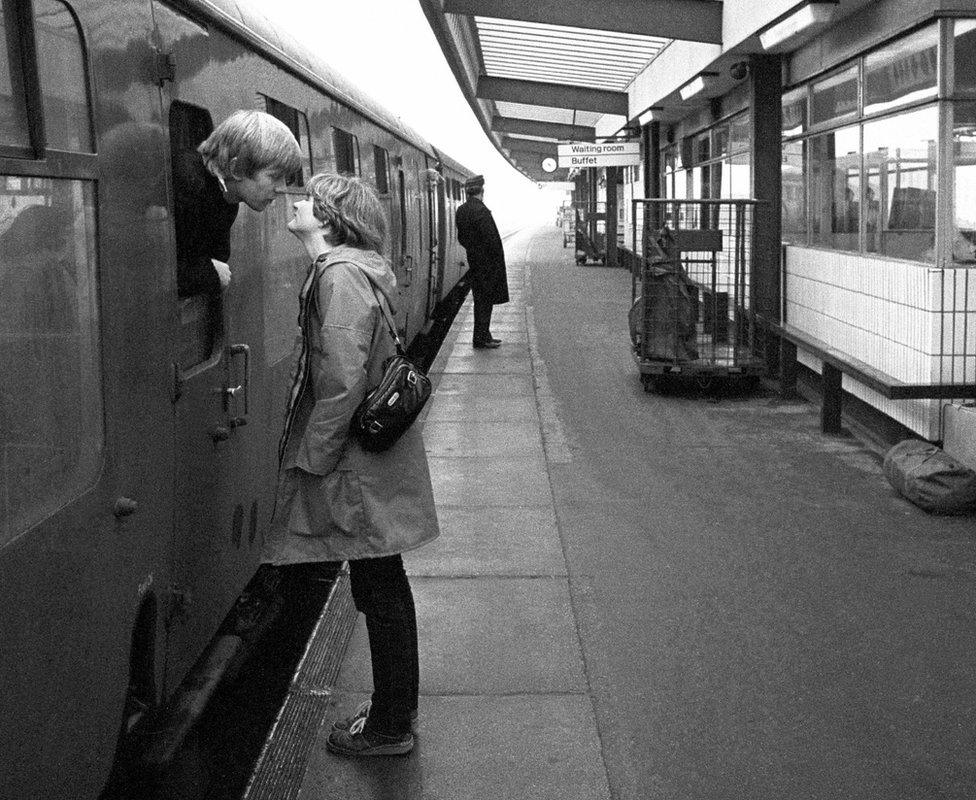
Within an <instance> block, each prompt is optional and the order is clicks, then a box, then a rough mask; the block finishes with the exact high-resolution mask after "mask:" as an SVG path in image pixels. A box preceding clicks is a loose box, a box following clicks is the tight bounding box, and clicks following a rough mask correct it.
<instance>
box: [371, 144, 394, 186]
mask: <svg viewBox="0 0 976 800" xmlns="http://www.w3.org/2000/svg"><path fill="white" fill-rule="evenodd" d="M373 163H374V164H375V166H376V191H377V192H379V193H380V194H389V192H390V181H389V177H388V175H387V171H386V150H384V149H383V148H382V147H377V146H376V145H373Z"/></svg>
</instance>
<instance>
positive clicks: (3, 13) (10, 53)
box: [0, 0, 30, 148]
mask: <svg viewBox="0 0 976 800" xmlns="http://www.w3.org/2000/svg"><path fill="white" fill-rule="evenodd" d="M15 5H16V3H14V2H13V0H0V105H2V107H3V113H2V114H0V145H13V146H15V147H22V148H27V147H28V146H29V145H30V135H29V128H28V126H27V99H26V96H25V93H24V74H23V70H22V69H21V66H20V65H21V53H20V37H19V36H17V33H16V32H17V19H16V14H15V9H14V6H15Z"/></svg>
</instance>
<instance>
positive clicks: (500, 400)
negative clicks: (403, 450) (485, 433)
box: [424, 392, 539, 443]
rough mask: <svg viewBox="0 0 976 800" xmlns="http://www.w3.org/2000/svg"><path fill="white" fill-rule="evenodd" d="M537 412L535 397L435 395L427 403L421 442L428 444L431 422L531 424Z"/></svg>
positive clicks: (536, 418)
mask: <svg viewBox="0 0 976 800" xmlns="http://www.w3.org/2000/svg"><path fill="white" fill-rule="evenodd" d="M538 418H539V410H538V407H537V406H536V401H535V397H534V396H531V397H506V396H502V397H495V396H493V395H488V394H475V393H466V394H447V393H446V392H438V393H437V394H436V395H435V396H434V398H433V399H432V400H431V402H430V409H429V411H428V412H427V421H426V423H425V425H424V440H425V441H426V442H428V443H429V441H430V439H429V431H430V426H431V425H432V424H433V423H435V422H463V421H471V422H482V423H483V422H496V421H502V420H504V421H508V420H511V421H513V422H535V421H536V420H538Z"/></svg>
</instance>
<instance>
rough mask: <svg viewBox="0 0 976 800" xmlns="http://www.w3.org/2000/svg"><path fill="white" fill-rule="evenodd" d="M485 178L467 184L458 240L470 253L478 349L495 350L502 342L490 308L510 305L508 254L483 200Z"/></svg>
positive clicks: (459, 220) (479, 177) (469, 269)
mask: <svg viewBox="0 0 976 800" xmlns="http://www.w3.org/2000/svg"><path fill="white" fill-rule="evenodd" d="M484 187H485V179H484V177H483V176H481V175H476V176H475V177H473V178H469V179H468V180H467V181H465V183H464V191H465V193H466V194H467V196H468V199H467V201H466V202H465V203H462V204H461V206H460V207H459V208H458V210H457V217H456V223H457V235H458V241H459V242H460V243H461V246H462V247H463V248H464V250H465V252H466V253H467V254H468V274H469V275H470V276H471V292H472V294H473V295H474V337H473V341H472V345H473V346H474V347H476V348H479V349H480V348H486V347H487V348H495V347H498V346H499V345H500V344H501V339H495V338H493V337H492V335H491V330H490V328H491V308H492V306H494V305H500V304H501V303H507V302H508V276H507V275H506V274H505V251H504V250H503V249H502V239H501V237H500V236H499V235H498V227H497V226H496V225H495V220H494V218H493V217H492V216H491V211H489V210H488V207H487V206H486V205H485V204H484V202H483V201H482V199H481V198H482V196H483V194H484Z"/></svg>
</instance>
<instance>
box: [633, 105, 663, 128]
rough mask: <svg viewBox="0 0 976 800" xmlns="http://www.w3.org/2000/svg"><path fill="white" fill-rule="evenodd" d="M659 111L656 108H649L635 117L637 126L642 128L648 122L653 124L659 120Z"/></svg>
mask: <svg viewBox="0 0 976 800" xmlns="http://www.w3.org/2000/svg"><path fill="white" fill-rule="evenodd" d="M661 110H662V109H660V108H658V107H657V106H651V107H650V108H648V109H647V110H646V111H644V112H643V113H641V114H639V115H638V117H637V124H638V125H640V126H641V127H644V126H645V125H646V124H647V123H648V122H655V121H659V120H660V119H661Z"/></svg>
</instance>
